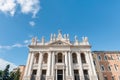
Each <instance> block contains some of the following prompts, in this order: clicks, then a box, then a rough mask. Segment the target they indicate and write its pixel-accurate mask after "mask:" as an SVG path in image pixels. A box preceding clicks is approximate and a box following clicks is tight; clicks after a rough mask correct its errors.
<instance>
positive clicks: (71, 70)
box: [68, 52, 73, 76]
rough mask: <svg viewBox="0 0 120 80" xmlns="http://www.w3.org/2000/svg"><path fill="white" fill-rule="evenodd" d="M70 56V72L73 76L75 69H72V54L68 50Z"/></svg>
mask: <svg viewBox="0 0 120 80" xmlns="http://www.w3.org/2000/svg"><path fill="white" fill-rule="evenodd" d="M68 57H69V72H70V76H73V75H72V73H73V69H72V58H71V57H72V55H71V53H70V52H68Z"/></svg>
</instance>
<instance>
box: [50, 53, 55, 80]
mask: <svg viewBox="0 0 120 80" xmlns="http://www.w3.org/2000/svg"><path fill="white" fill-rule="evenodd" d="M54 66H55V52H52V70H51V76H52V77H53V80H54V76H55V74H54V72H55V69H54Z"/></svg>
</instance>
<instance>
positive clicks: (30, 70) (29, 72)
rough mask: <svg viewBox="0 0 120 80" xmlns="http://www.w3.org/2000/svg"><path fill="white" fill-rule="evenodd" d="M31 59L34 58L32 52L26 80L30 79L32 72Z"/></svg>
mask: <svg viewBox="0 0 120 80" xmlns="http://www.w3.org/2000/svg"><path fill="white" fill-rule="evenodd" d="M33 59H34V53H31V60H30V64H29V69H28V73H27V76H28V80H30V77H31V74H32V66H33Z"/></svg>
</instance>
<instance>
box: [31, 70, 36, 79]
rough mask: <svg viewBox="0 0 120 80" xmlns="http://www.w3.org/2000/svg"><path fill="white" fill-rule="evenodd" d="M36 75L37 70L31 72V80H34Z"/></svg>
mask: <svg viewBox="0 0 120 80" xmlns="http://www.w3.org/2000/svg"><path fill="white" fill-rule="evenodd" d="M36 74H37V70H33V71H32V76H31V80H35V77H36Z"/></svg>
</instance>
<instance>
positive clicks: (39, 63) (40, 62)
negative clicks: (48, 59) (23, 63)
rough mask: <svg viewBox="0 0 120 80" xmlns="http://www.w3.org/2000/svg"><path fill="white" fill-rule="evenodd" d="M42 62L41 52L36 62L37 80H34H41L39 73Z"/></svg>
mask: <svg viewBox="0 0 120 80" xmlns="http://www.w3.org/2000/svg"><path fill="white" fill-rule="evenodd" d="M42 60H43V54H42V53H41V52H39V61H38V69H37V75H36V76H37V79H36V80H40V79H41V71H42V69H41V68H42Z"/></svg>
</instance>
